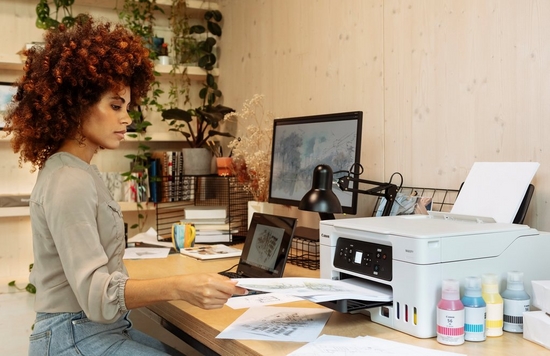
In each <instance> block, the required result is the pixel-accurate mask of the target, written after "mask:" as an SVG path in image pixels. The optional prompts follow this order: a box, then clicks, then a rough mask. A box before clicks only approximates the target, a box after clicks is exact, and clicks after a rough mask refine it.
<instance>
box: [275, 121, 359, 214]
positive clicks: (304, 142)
mask: <svg viewBox="0 0 550 356" xmlns="http://www.w3.org/2000/svg"><path fill="white" fill-rule="evenodd" d="M356 125H357V124H356V122H355V121H351V120H350V121H340V122H326V123H323V124H319V123H310V124H307V123H304V124H302V125H289V126H284V125H282V126H281V127H279V128H278V133H277V134H278V136H277V137H276V141H275V142H274V146H275V147H279V148H274V150H273V151H274V152H275V153H276V155H274V157H273V174H274V175H275V176H274V177H275V178H274V179H273V180H272V184H273V186H272V187H271V190H272V194H273V195H274V196H276V197H279V198H282V199H290V200H294V199H296V197H302V196H304V194H305V193H306V192H307V191H308V190H309V189H310V188H311V177H312V172H313V169H314V168H315V167H316V166H317V165H318V164H320V163H324V164H328V165H330V166H331V168H332V170H333V171H334V172H336V171H340V170H346V171H347V170H349V169H350V168H351V166H352V164H353V163H354V160H355V144H356V139H357V132H356ZM335 193H336V194H337V195H338V193H340V192H338V191H335ZM338 197H339V198H341V197H340V196H338ZM342 198H344V197H342ZM348 199H349V197H348ZM345 203H348V202H345ZM346 205H349V204H346Z"/></svg>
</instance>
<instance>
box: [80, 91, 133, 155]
mask: <svg viewBox="0 0 550 356" xmlns="http://www.w3.org/2000/svg"><path fill="white" fill-rule="evenodd" d="M129 105H130V87H125V88H124V89H123V90H121V91H120V92H119V93H115V92H111V91H110V92H107V93H105V94H104V95H103V96H102V97H101V99H100V100H99V102H98V103H97V104H96V105H94V106H92V108H91V109H90V112H89V115H88V117H86V118H85V119H84V120H83V124H82V134H83V135H84V137H85V144H86V146H87V147H89V148H92V149H94V150H97V149H98V148H100V147H103V148H107V149H115V148H118V146H120V141H122V140H123V139H124V134H125V133H126V126H128V125H130V124H131V123H132V119H131V118H130V116H129V115H128V110H129Z"/></svg>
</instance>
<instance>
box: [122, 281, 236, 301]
mask: <svg viewBox="0 0 550 356" xmlns="http://www.w3.org/2000/svg"><path fill="white" fill-rule="evenodd" d="M236 283H237V282H235V281H232V280H230V279H229V278H227V277H224V276H221V275H219V274H217V273H203V274H187V275H177V276H171V277H166V278H157V279H141V280H140V279H128V281H127V282H126V288H125V292H124V297H125V303H126V308H128V309H135V308H140V307H144V306H148V305H151V304H154V303H157V302H163V301H169V300H185V301H186V302H188V303H190V304H193V305H195V306H197V307H200V308H203V309H219V308H221V307H223V305H224V304H225V302H227V299H228V298H230V297H231V296H232V295H243V294H246V293H247V290H246V289H244V288H241V287H237V286H236Z"/></svg>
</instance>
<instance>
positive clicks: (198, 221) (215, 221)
mask: <svg viewBox="0 0 550 356" xmlns="http://www.w3.org/2000/svg"><path fill="white" fill-rule="evenodd" d="M180 222H181V223H182V224H187V223H190V224H195V226H198V225H225V224H227V223H228V222H229V218H222V219H180Z"/></svg>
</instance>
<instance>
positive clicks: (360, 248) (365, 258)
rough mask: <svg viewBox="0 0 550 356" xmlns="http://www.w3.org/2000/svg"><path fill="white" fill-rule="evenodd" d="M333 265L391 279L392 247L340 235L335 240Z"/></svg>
mask: <svg viewBox="0 0 550 356" xmlns="http://www.w3.org/2000/svg"><path fill="white" fill-rule="evenodd" d="M334 266H335V267H337V268H341V269H344V270H347V271H351V272H355V273H360V274H364V275H367V276H371V277H376V278H380V279H383V280H386V281H391V280H392V248H391V246H387V245H380V244H375V243H371V242H366V241H356V240H352V239H347V238H344V237H340V238H339V239H338V241H337V242H336V251H335V253H334Z"/></svg>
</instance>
